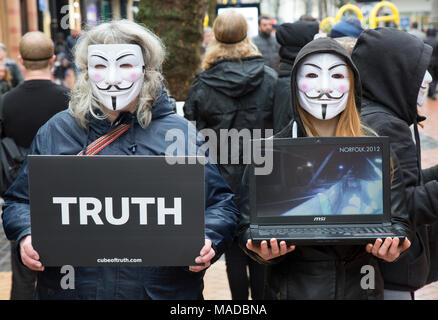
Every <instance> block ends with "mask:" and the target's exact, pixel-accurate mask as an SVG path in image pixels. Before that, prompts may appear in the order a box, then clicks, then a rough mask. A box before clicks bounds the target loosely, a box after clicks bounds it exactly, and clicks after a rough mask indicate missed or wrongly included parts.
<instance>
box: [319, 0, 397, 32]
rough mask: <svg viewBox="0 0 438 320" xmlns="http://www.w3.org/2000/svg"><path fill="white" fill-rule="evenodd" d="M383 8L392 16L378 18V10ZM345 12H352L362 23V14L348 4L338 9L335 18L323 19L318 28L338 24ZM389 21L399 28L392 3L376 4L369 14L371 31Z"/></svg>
mask: <svg viewBox="0 0 438 320" xmlns="http://www.w3.org/2000/svg"><path fill="white" fill-rule="evenodd" d="M384 7H386V8H389V9H390V10H391V11H392V15H389V16H378V14H379V11H380V9H382V8H384ZM347 11H352V12H354V13H355V14H356V16H357V18H358V19H359V20H360V22H362V23H363V13H362V11H361V10H360V8H358V7H357V6H355V5H352V4H350V3H349V4H346V5H344V6H342V7H341V8H340V9H339V11H338V13H337V14H336V18H333V17H327V18H325V19H323V20H322V21H321V22H320V24H319V28H320V29H323V28H324V27H325V26H326V25H328V24H331V25H334V24H335V23H336V22H338V21H339V20H341V19H342V16H343V15H344V13H345V12H347ZM391 21H392V22H394V23H396V24H397V26H400V14H399V12H398V9H397V7H396V6H395V5H394V4H393V3H391V2H389V1H381V2H379V3H378V4H376V5H375V6H374V8H373V9H372V10H371V12H370V21H369V23H370V28H373V29H374V28H376V27H377V25H378V24H379V22H391Z"/></svg>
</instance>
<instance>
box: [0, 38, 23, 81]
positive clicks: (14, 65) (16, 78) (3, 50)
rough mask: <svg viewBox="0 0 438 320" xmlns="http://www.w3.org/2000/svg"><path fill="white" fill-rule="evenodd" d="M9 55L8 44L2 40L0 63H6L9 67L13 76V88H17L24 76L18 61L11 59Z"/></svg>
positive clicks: (0, 44)
mask: <svg viewBox="0 0 438 320" xmlns="http://www.w3.org/2000/svg"><path fill="white" fill-rule="evenodd" d="M7 55H8V53H7V48H6V46H5V45H4V44H3V43H1V42H0V65H4V66H6V67H7V68H8V70H9V74H10V76H11V85H12V88H15V87H16V86H18V85H19V84H20V83H21V82H23V76H22V75H21V72H20V69H19V68H18V65H17V63H15V61H14V60H12V59H9V58H8V57H7Z"/></svg>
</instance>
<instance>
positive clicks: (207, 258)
mask: <svg viewBox="0 0 438 320" xmlns="http://www.w3.org/2000/svg"><path fill="white" fill-rule="evenodd" d="M215 254H216V253H215V252H214V250H213V249H210V251H209V252H208V253H207V254H206V255H204V256H202V257H201V256H199V257H197V258H196V259H195V262H196V263H206V262H209V261H210V260H211V259H213V257H214V256H215Z"/></svg>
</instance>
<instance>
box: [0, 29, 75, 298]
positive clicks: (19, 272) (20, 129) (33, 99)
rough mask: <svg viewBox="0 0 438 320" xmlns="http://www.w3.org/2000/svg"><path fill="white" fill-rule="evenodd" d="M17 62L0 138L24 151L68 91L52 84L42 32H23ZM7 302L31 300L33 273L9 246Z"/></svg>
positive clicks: (50, 50)
mask: <svg viewBox="0 0 438 320" xmlns="http://www.w3.org/2000/svg"><path fill="white" fill-rule="evenodd" d="M19 51H20V55H19V56H18V60H19V61H20V63H21V64H22V65H24V68H25V74H24V82H22V83H21V84H20V85H18V86H17V87H15V88H14V89H12V90H11V91H9V92H8V93H6V94H5V95H4V96H3V122H4V135H5V136H6V137H11V138H12V139H14V141H15V143H16V144H17V145H19V146H21V147H23V148H26V149H28V148H29V147H30V144H31V142H32V140H33V138H34V136H35V134H36V133H37V131H38V129H39V128H40V127H41V126H42V125H43V124H44V123H45V122H46V121H47V120H49V119H50V118H51V117H52V116H53V115H55V114H56V113H58V112H59V111H62V110H64V109H66V108H67V107H68V101H69V96H68V95H69V89H67V88H64V87H62V86H59V85H57V84H55V83H53V82H52V73H51V69H52V67H53V63H54V61H55V58H56V57H55V55H54V44H53V41H52V40H51V39H50V38H49V37H48V36H47V35H45V34H44V33H42V32H39V31H33V32H28V33H26V34H25V35H24V36H23V38H22V39H21V41H20V45H19ZM11 264H12V290H11V300H21V299H26V300H29V299H33V298H34V291H35V280H36V273H35V271H32V270H30V269H28V268H26V267H25V266H24V265H23V264H22V263H21V262H20V259H19V257H18V251H17V247H16V246H15V243H11Z"/></svg>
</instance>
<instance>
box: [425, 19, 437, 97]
mask: <svg viewBox="0 0 438 320" xmlns="http://www.w3.org/2000/svg"><path fill="white" fill-rule="evenodd" d="M424 43H427V44H428V45H430V46H431V47H432V49H433V51H432V57H431V58H430V63H429V68H428V70H429V72H430V74H431V75H432V82H431V83H430V85H429V91H428V93H427V96H428V97H429V98H431V99H432V100H436V97H435V96H436V86H437V84H438V38H437V37H436V29H435V27H434V26H430V27H429V28H428V29H427V31H426V39H425V40H424Z"/></svg>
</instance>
